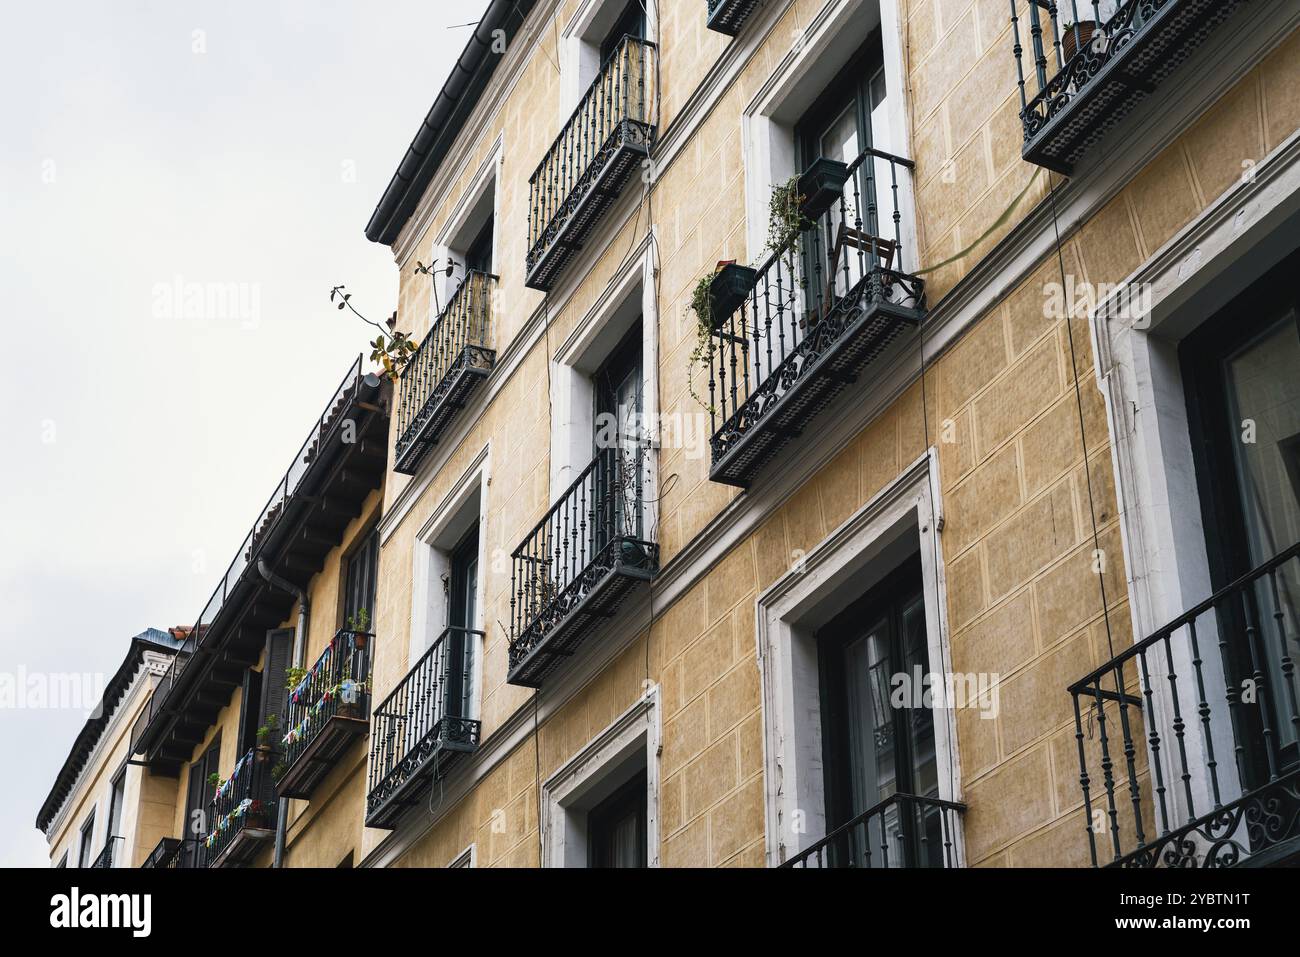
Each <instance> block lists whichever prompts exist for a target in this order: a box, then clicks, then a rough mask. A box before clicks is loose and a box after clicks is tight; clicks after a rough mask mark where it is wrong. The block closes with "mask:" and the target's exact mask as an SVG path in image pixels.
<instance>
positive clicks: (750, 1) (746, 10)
mask: <svg viewBox="0 0 1300 957" xmlns="http://www.w3.org/2000/svg"><path fill="white" fill-rule="evenodd" d="M760 3H762V0H709V21H708V27H709V29H710V30H714V31H716V32H718V33H725V34H726V35H727V36H729V37H734V36H735V35H736V34H738V33H739V32H740V31H741V30H742V29H743V28H744V26H745V21H746V20H748V19H749V15H750V14H751V13H753V12H754V11H755V10H756V9H757V8H758V5H759V4H760Z"/></svg>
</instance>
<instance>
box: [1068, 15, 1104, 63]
mask: <svg viewBox="0 0 1300 957" xmlns="http://www.w3.org/2000/svg"><path fill="white" fill-rule="evenodd" d="M1076 26H1077V27H1078V30H1079V36H1078V43H1077V45H1076V43H1075V35H1074V32H1075V27H1076ZM1096 32H1097V21H1096V20H1080V21H1079V22H1078V23H1077V24H1075V25H1074V26H1071V27H1070V28H1069V29H1066V30H1063V31H1062V33H1061V57H1062V59H1064V60H1065V61H1066V62H1067V63H1068V62H1069V61H1070V60H1072V59H1074V55H1075V54H1076V53H1078V52H1079V51H1080V50H1082V49H1083V48H1084V47H1086V46H1087V45H1088V44H1089V43H1091V42H1092V35H1093V34H1094V33H1096Z"/></svg>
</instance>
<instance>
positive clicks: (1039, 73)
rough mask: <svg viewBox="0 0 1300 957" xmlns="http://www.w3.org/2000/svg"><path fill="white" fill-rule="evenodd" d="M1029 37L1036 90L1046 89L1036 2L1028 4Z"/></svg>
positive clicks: (1045, 69) (1041, 30)
mask: <svg viewBox="0 0 1300 957" xmlns="http://www.w3.org/2000/svg"><path fill="white" fill-rule="evenodd" d="M1029 37H1030V46H1032V47H1033V51H1034V75H1035V76H1036V77H1037V78H1038V89H1039V90H1040V91H1041V90H1043V89H1045V88H1046V87H1047V56H1046V54H1045V53H1044V52H1043V24H1042V22H1041V20H1040V18H1039V15H1038V0H1031V2H1030V4H1029Z"/></svg>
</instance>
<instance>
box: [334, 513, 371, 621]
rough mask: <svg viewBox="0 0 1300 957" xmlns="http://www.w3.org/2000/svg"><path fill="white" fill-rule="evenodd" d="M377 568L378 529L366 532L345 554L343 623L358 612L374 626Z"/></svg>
mask: <svg viewBox="0 0 1300 957" xmlns="http://www.w3.org/2000/svg"><path fill="white" fill-rule="evenodd" d="M378 570H379V530H378V529H375V530H374V531H372V532H370V534H368V535H367V536H366V537H365V538H364V539H362V541H361V544H360V545H358V546H357V547H356V549H355V550H353V552H352V554H351V555H350V556H349V557H348V572H347V580H346V583H345V584H344V587H343V625H344V627H347V626H348V623H349V622H353V621H359V620H361V618H362V612H365V620H367V621H369V622H370V624H369V625H368V626H367V629H366V630H368V631H369V630H373V628H374V611H375V578H376V575H377V574H378Z"/></svg>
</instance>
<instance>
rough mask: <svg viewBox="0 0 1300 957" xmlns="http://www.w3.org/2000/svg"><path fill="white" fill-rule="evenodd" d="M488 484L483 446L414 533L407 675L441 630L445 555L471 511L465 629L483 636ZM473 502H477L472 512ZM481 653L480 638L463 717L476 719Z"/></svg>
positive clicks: (460, 534)
mask: <svg viewBox="0 0 1300 957" xmlns="http://www.w3.org/2000/svg"><path fill="white" fill-rule="evenodd" d="M491 481H492V479H491V446H490V445H485V446H484V447H483V450H482V451H481V452H479V454H478V456H477V457H476V458H475V460H474V462H473V463H471V465H470V467H469V468H468V469H467V470H466V471H465V473H464V474H463V475H462V476H461V477H460V479H459V480H458V481H457V482H456V484H455V485H454V486H453V487H452V489H451V490H450V491H449V492H448V493H447V495H446V496H445V497H444V498H443V500H442V501H441V502H439V503H438V506H437V508H435V509H434V511H433V514H432V515H431V516H429V519H428V521H426V522H425V523H424V525H423V526H422V527H421V528H420V530H419V531H418V532H417V533H416V536H415V546H414V549H415V551H414V554H413V556H412V561H411V635H410V643H409V646H408V649H407V659H406V662H407V668H408V669H409V668H410V667H411V666H412V665H414V663H415V662H416V661H417V660H419V658H420V656H421V655H423V654H424V653H425V652H426V651H427V650H428V649H429V648H430V647H431V646H432V645H433V642H434V641H435V640H437V638H438V636H439V635H440V634H442V632H443V630H444V629H445V628H446V625H445V624H444V622H446V620H447V596H446V594H445V593H444V591H443V586H442V578H443V576H444V575H448V574H450V572H451V549H453V548H455V546H456V544H457V543H458V542H459V541H460V540H461V538H462V537H463V536H464V534H465V531H466V530H467V529H468V528H469V524H470V514H471V510H472V509H473V510H475V511H476V512H477V514H476V515H474V516H473V518H472V521H476V522H477V523H478V581H477V584H476V586H475V587H476V588H477V589H478V596H479V600H478V602H477V606H478V607H477V609H476V612H475V619H474V621H473V622H472V623H471V627H472V628H473V629H474V630H476V631H480V632H483V631H486V629H485V628H484V621H485V618H484V616H485V614H486V610H485V607H484V606H485V604H486V602H485V601H484V589H485V588H486V584H487V581H486V575H487V567H488V559H489V555H488V551H487V533H486V530H487V516H488V488H489V486H490V485H491ZM476 496H477V499H478V502H477V506H476V507H475V505H474V499H475V497H476ZM483 652H484V649H483V638H482V637H481V636H475V645H474V648H473V661H474V673H473V675H472V676H471V679H470V714H469V717H477V716H478V714H479V708H480V705H481V702H482V700H483V698H482V694H483Z"/></svg>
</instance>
